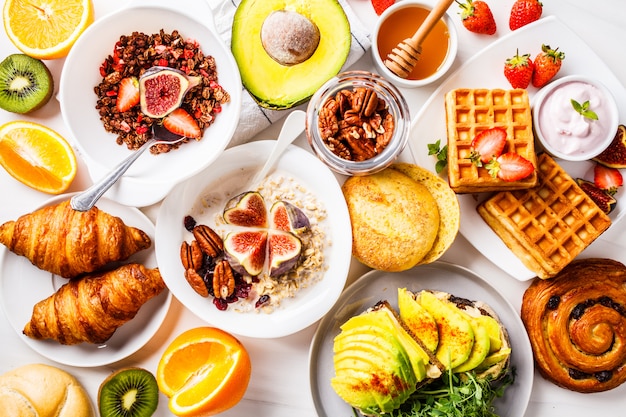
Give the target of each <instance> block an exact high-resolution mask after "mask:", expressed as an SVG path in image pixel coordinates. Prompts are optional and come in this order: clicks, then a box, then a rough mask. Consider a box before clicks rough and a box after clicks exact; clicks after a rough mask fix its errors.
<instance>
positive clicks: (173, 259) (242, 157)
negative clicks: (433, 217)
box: [155, 140, 352, 339]
mask: <svg viewBox="0 0 626 417" xmlns="http://www.w3.org/2000/svg"><path fill="white" fill-rule="evenodd" d="M274 143H275V141H274V140H260V141H254V142H250V143H247V144H244V145H240V146H236V147H232V148H229V149H227V150H226V151H225V152H224V153H223V155H222V156H221V157H220V158H219V159H218V160H217V161H216V162H215V164H213V165H212V166H210V167H208V168H207V169H206V170H204V171H202V172H201V173H199V174H198V175H196V176H194V177H192V178H190V179H189V180H187V181H184V182H183V183H181V184H179V185H177V186H176V187H175V188H174V190H172V192H171V193H170V194H169V195H168V196H167V197H166V198H165V200H163V203H162V204H161V207H160V209H159V213H158V216H157V221H156V237H155V247H156V256H157V262H158V264H159V269H160V271H161V275H162V276H163V279H164V281H165V283H166V284H167V287H168V288H169V290H170V291H171V292H172V294H173V295H174V296H175V297H176V298H177V299H178V300H180V302H181V303H182V304H183V305H185V307H187V308H188V309H189V310H190V311H191V312H193V313H194V314H195V315H197V316H198V317H199V318H201V319H202V320H205V321H207V322H208V323H209V324H212V325H216V326H219V327H220V328H222V329H224V330H227V331H229V332H232V333H234V334H237V335H240V336H247V337H254V338H266V339H267V338H276V337H283V336H287V335H290V334H293V333H296V332H298V331H300V330H302V329H304V328H306V327H308V326H310V325H312V324H313V323H315V322H316V321H318V320H319V319H320V318H321V317H322V316H324V314H326V312H328V310H330V308H331V307H332V306H333V305H334V303H335V302H336V301H337V299H338V298H339V296H340V294H341V291H342V290H343V288H344V285H345V283H346V280H347V277H348V271H349V267H350V262H351V259H352V230H351V228H350V218H349V215H348V208H347V206H346V203H345V199H344V198H343V194H342V193H341V188H340V185H339V182H338V181H337V179H336V178H335V175H334V174H333V173H332V172H331V171H330V170H329V169H328V168H327V167H326V166H325V165H324V164H323V163H322V162H321V161H320V160H319V159H317V158H316V157H315V156H314V155H313V154H311V152H309V151H307V150H305V149H302V148H301V147H298V146H295V145H290V146H289V147H288V148H287V149H286V150H285V152H284V153H283V154H282V155H281V156H280V158H279V159H278V161H277V163H276V165H275V168H274V169H273V171H271V172H270V173H269V175H268V176H267V178H266V179H265V180H263V181H261V182H260V183H259V184H251V182H252V178H253V176H254V174H255V173H256V172H257V171H258V170H259V169H261V167H262V166H263V164H264V163H265V161H266V160H267V158H268V157H269V155H270V152H271V150H272V148H273V146H274ZM250 192H258V193H259V195H261V196H262V197H263V200H262V201H263V202H264V204H259V205H256V207H257V208H258V207H259V206H265V207H266V209H267V212H266V213H267V217H266V218H267V219H268V223H269V225H268V224H265V225H263V226H260V225H258V223H255V225H254V226H253V227H252V229H253V230H251V229H250V228H245V227H243V226H242V225H241V224H237V225H233V224H232V223H230V224H229V223H227V222H226V221H225V218H224V211H225V210H226V209H227V207H233V206H232V205H231V204H230V202H231V201H233V200H235V201H237V200H238V201H242V200H241V199H240V198H239V197H240V196H241V195H250V194H249V193H250ZM257 197H258V196H257ZM256 201H259V200H258V199H257V200H256ZM281 202H286V203H289V204H292V205H294V206H296V207H298V208H299V210H301V211H302V213H304V214H305V216H306V218H307V219H308V226H306V227H305V230H304V231H303V233H300V232H295V231H294V234H295V236H298V238H299V239H300V240H301V242H302V250H301V251H299V257H298V262H297V263H296V264H295V265H293V267H291V268H290V269H289V270H286V271H284V272H282V273H279V274H278V275H276V276H269V274H268V273H267V269H268V267H267V265H271V264H272V262H271V260H267V259H266V261H265V262H263V261H262V262H261V265H263V266H264V268H263V270H262V271H261V272H260V273H259V274H258V275H255V276H251V275H245V276H243V275H242V276H239V277H238V276H236V275H235V276H234V281H235V287H234V288H231V289H230V291H232V292H229V293H227V294H226V295H222V294H221V291H222V289H221V287H218V288H219V290H218V291H216V289H215V287H216V285H222V284H223V283H225V284H228V280H224V281H225V282H223V281H222V278H223V277H226V276H227V275H228V274H224V273H223V272H224V270H223V269H220V270H218V268H217V267H216V266H215V265H217V264H218V263H219V264H220V265H223V261H224V260H226V259H227V260H228V263H229V268H230V267H232V268H233V269H235V268H236V264H235V263H233V262H232V259H230V258H227V257H226V252H227V251H228V248H227V246H228V245H227V244H226V241H227V240H228V239H229V238H228V236H229V234H231V235H232V234H233V233H235V234H236V233H237V232H241V231H242V230H243V232H252V233H250V234H249V235H248V236H260V235H262V233H263V232H264V231H266V232H267V233H268V234H270V235H271V233H272V232H273V231H275V230H276V226H275V224H276V223H275V222H274V221H271V219H272V218H275V216H272V215H271V213H272V212H273V207H274V206H275V205H276V204H277V203H281ZM237 207H240V204H238V205H237ZM252 207H254V206H253V205H249V206H246V208H252ZM254 212H258V211H257V210H254ZM261 217H264V218H265V216H259V218H261ZM193 227H196V228H200V229H202V230H204V231H206V232H207V233H206V234H202V235H197V234H196V233H195V232H196V230H193ZM207 228H210V229H211V230H213V231H214V232H215V234H216V235H217V238H215V235H211V233H210V231H209V230H208V229H207ZM190 229H191V230H192V231H190ZM283 230H284V229H283ZM239 236H242V235H239ZM283 236H284V235H283ZM220 240H223V242H224V245H223V251H221V252H220V251H216V254H215V255H214V256H213V257H210V256H209V255H205V257H204V260H199V259H198V260H199V262H200V264H196V260H195V259H194V260H193V262H187V260H188V259H189V258H193V256H189V257H188V256H187V254H188V253H189V251H187V250H184V251H181V248H189V247H190V248H191V254H190V255H193V254H195V253H196V252H197V250H195V249H193V248H194V245H196V244H197V245H199V246H200V247H201V252H205V250H204V247H205V243H207V242H209V243H210V242H217V241H220ZM252 240H253V239H250V240H249V241H252ZM254 240H255V241H256V238H255V239H254ZM269 241H270V240H269V239H268V240H266V242H269ZM194 242H196V243H194ZM270 245H271V243H268V244H267V247H268V248H269V247H270ZM257 247H259V248H261V247H262V248H264V249H265V246H261V245H259V246H257ZM242 252H243V251H242ZM242 252H239V253H242ZM181 253H183V254H184V255H181ZM263 253H264V254H265V253H272V252H271V250H269V251H268V252H266V251H265V250H263ZM270 256H271V255H270ZM200 257H202V255H200ZM207 257H208V258H211V259H212V260H211V261H207V260H206V259H207ZM183 258H184V259H183ZM283 259H284V258H283ZM241 264H243V261H242V262H241ZM190 269H191V271H190ZM198 275H200V276H198ZM216 294H219V295H218V296H216Z"/></svg>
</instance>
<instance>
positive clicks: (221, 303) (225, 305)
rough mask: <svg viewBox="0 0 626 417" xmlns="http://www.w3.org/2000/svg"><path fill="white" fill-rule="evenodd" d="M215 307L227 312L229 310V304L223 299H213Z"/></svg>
mask: <svg viewBox="0 0 626 417" xmlns="http://www.w3.org/2000/svg"><path fill="white" fill-rule="evenodd" d="M213 305H214V306H215V307H217V309H218V310H221V311H225V310H226V309H227V308H228V303H227V302H226V301H225V300H223V299H221V298H213Z"/></svg>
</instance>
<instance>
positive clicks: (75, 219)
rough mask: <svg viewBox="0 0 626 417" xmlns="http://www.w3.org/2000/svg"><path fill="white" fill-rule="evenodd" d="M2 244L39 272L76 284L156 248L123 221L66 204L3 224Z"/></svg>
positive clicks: (93, 210) (0, 227) (148, 239)
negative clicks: (85, 276)
mask: <svg viewBox="0 0 626 417" xmlns="http://www.w3.org/2000/svg"><path fill="white" fill-rule="evenodd" d="M0 243H2V244H3V245H5V246H6V247H7V248H9V250H10V251H12V252H14V253H16V254H18V255H21V256H25V257H27V258H28V259H29V260H30V261H31V262H32V263H33V265H35V266H37V267H38V268H40V269H43V270H45V271H49V272H52V273H53V274H56V275H59V276H62V277H65V278H74V277H77V276H79V275H81V274H84V273H88V272H93V271H96V270H98V269H100V268H102V267H103V266H105V265H106V264H108V263H109V262H115V261H121V260H125V259H127V258H128V257H130V256H131V255H133V254H134V253H136V252H138V251H140V250H142V249H146V248H148V247H149V246H150V245H151V243H152V242H151V240H150V237H149V236H148V235H147V234H146V233H145V232H143V231H142V230H140V229H137V228H135V227H131V226H127V225H126V224H125V223H124V221H123V220H122V219H120V218H119V217H115V216H112V215H110V214H108V213H106V212H104V211H102V210H99V209H98V208H97V207H93V208H92V209H91V210H89V211H85V212H81V211H76V210H74V209H72V208H71V207H70V205H69V201H64V202H62V203H58V204H56V205H52V206H47V207H43V208H41V209H39V210H36V211H35V212H33V213H30V214H25V215H23V216H21V217H19V218H18V219H17V220H15V221H8V222H6V223H4V224H2V225H1V226H0Z"/></svg>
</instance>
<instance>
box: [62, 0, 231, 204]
mask: <svg viewBox="0 0 626 417" xmlns="http://www.w3.org/2000/svg"><path fill="white" fill-rule="evenodd" d="M152 3H154V4H152ZM188 6H189V7H188V8H185V10H183V9H181V8H180V7H177V6H176V5H175V4H174V3H171V2H168V1H166V0H158V1H156V0H155V1H154V2H149V1H148V0H141V1H137V0H135V1H133V2H131V3H130V4H129V5H127V6H126V7H124V8H122V9H120V10H118V11H115V12H113V13H111V14H109V15H106V16H104V17H102V18H100V19H98V20H97V21H95V22H94V23H93V24H92V25H91V26H89V27H88V28H87V30H85V32H84V33H83V34H82V35H81V37H80V39H78V41H77V42H76V44H75V45H74V46H73V47H72V50H71V51H70V53H69V55H68V57H67V58H66V61H65V64H64V66H63V71H62V73H61V79H60V83H59V94H58V98H59V102H60V104H61V113H62V116H63V120H64V121H65V124H66V125H67V127H68V128H69V130H70V131H71V133H72V137H73V141H74V143H75V144H76V146H77V148H78V153H79V154H80V155H81V156H82V157H83V158H84V159H85V161H86V164H87V167H88V169H89V174H90V176H91V178H92V180H93V181H97V180H99V179H100V178H101V177H103V176H104V175H105V174H106V173H108V172H110V171H111V170H112V169H113V168H114V167H115V166H116V165H117V164H118V163H120V162H121V161H122V160H123V159H124V158H126V157H127V156H128V155H129V154H130V153H131V151H129V150H128V149H127V148H126V146H124V145H118V144H117V143H116V141H115V135H114V134H112V133H108V132H106V131H105V130H104V127H103V125H102V121H101V120H100V116H99V114H98V111H97V110H96V107H95V106H96V99H97V97H96V95H95V93H94V87H95V86H96V85H98V83H100V81H101V80H102V77H101V75H100V73H99V71H98V68H99V67H100V65H101V64H102V62H103V61H104V60H105V58H106V57H107V56H108V55H109V54H111V53H112V51H113V47H114V45H115V43H116V42H117V41H118V40H119V37H120V36H121V35H129V34H131V33H132V32H134V31H139V32H144V33H146V34H148V35H150V34H153V33H159V31H160V30H161V29H163V30H164V31H165V32H168V33H171V32H172V31H173V30H178V31H179V32H180V33H181V34H182V35H183V36H184V37H185V38H191V39H195V40H196V41H198V43H199V44H200V47H201V49H202V51H203V52H204V54H206V55H212V56H213V57H214V58H215V62H216V65H217V72H218V82H219V83H220V85H222V86H223V87H224V89H225V90H226V91H227V92H228V93H229V94H230V102H229V103H226V104H225V105H224V106H223V110H222V112H221V113H219V114H217V115H216V118H215V122H214V123H213V124H212V125H211V126H209V127H208V128H207V129H206V130H205V132H204V136H203V138H202V140H200V141H190V142H189V143H186V144H184V145H183V146H181V147H180V148H179V149H176V150H174V151H171V152H168V153H165V154H160V155H152V154H150V153H149V152H146V154H145V155H142V156H141V157H140V158H139V159H138V160H137V161H136V162H135V163H134V164H133V165H132V166H131V167H130V168H129V170H128V171H127V172H126V174H125V175H124V176H123V177H122V178H120V180H119V181H118V182H117V183H116V184H115V186H114V187H113V188H112V189H111V190H110V191H108V192H107V194H106V196H107V197H108V198H110V199H112V200H114V201H117V202H119V203H122V204H125V205H129V206H135V207H145V206H148V205H151V204H154V203H156V202H158V201H160V200H161V199H163V198H164V197H165V195H166V193H167V192H168V191H169V190H170V189H171V188H173V186H174V185H175V184H176V183H179V182H181V181H183V180H184V179H187V178H189V177H191V176H193V175H194V174H196V173H198V172H200V171H201V170H202V169H203V168H205V167H206V166H208V165H209V164H211V163H212V162H213V161H214V160H215V159H217V157H218V156H219V155H220V154H221V153H222V152H223V150H224V149H225V148H226V146H227V145H228V143H229V142H230V139H231V137H232V135H233V133H234V131H235V129H236V127H237V124H238V122H239V116H240V112H241V100H242V94H243V90H242V87H241V78H240V76H239V70H238V68H237V64H236V62H235V60H234V58H233V56H232V54H231V52H230V49H229V48H228V47H226V45H225V44H224V42H223V41H222V39H221V38H220V37H219V36H218V35H217V33H216V31H215V28H214V24H213V23H214V22H213V15H212V12H211V9H210V8H209V7H208V5H207V4H205V3H204V2H190V3H189V5H188ZM138 16H141V18H138Z"/></svg>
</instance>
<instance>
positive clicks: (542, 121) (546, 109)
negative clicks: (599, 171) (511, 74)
mask: <svg viewBox="0 0 626 417" xmlns="http://www.w3.org/2000/svg"><path fill="white" fill-rule="evenodd" d="M571 100H575V101H576V102H578V103H579V104H581V105H582V104H584V102H585V101H587V100H589V101H590V106H589V109H590V110H592V111H594V112H596V113H597V116H598V120H591V119H588V118H585V117H583V116H582V115H580V114H578V113H577V112H576V110H574V107H573V105H572V103H571ZM532 107H533V125H534V130H535V134H536V136H537V138H538V140H539V144H540V145H541V147H543V149H544V150H545V151H546V152H548V153H549V154H551V155H553V156H555V157H557V158H561V159H565V160H568V161H585V160H588V159H591V158H593V157H594V156H597V155H598V154H599V153H600V152H602V151H603V150H604V149H606V148H607V147H608V146H609V144H610V143H611V141H612V140H613V138H614V137H615V132H616V131H617V126H618V125H619V111H618V108H617V103H616V101H615V98H614V97H613V94H612V93H611V91H610V90H609V89H608V88H607V87H606V86H605V85H604V84H603V83H602V82H600V81H599V80H597V79H595V78H592V77H588V76H582V75H568V76H565V77H562V78H559V79H557V80H554V81H552V82H551V83H550V84H548V85H546V86H544V87H542V88H541V89H540V90H539V92H538V93H537V94H536V95H535V97H534V100H533V106H532Z"/></svg>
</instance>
